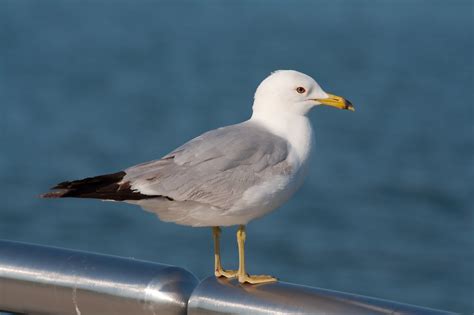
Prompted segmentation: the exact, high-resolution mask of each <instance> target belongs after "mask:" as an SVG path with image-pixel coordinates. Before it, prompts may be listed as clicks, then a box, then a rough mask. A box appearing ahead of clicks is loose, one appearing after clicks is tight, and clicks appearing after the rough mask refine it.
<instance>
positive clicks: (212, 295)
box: [188, 277, 453, 315]
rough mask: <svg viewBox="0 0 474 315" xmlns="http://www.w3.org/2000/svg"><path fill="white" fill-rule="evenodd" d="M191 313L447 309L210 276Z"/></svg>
mask: <svg viewBox="0 0 474 315" xmlns="http://www.w3.org/2000/svg"><path fill="white" fill-rule="evenodd" d="M188 314H190V315H207V314H213V315H219V314H255V315H260V314H262V315H263V314H324V315H336V314H338V315H339V314H340V315H343V314H344V315H348V314H350V315H369V314H371V315H372V314H373V315H376V314H377V315H379V314H380V315H381V314H393V315H395V314H397V315H401V314H403V315H415V314H416V315H442V314H444V315H446V314H453V313H449V312H444V311H438V310H433V309H429V308H423V307H419V306H414V305H408V304H401V303H396V302H392V301H387V300H381V299H376V298H371V297H366V296H360V295H355V294H349V293H342V292H338V291H332V290H326V289H320V288H312V287H307V286H301V285H296V284H291V283H285V282H276V283H271V284H263V285H241V284H239V283H238V282H236V281H235V280H232V281H229V280H221V279H216V278H214V277H209V278H207V279H205V280H203V281H202V282H201V283H200V284H199V286H198V287H197V288H196V289H195V290H194V292H193V294H192V295H191V298H190V300H189V304H188Z"/></svg>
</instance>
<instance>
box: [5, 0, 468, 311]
mask: <svg viewBox="0 0 474 315" xmlns="http://www.w3.org/2000/svg"><path fill="white" fill-rule="evenodd" d="M203 4H204V5H203ZM472 12H473V3H472V1H465V2H463V1H444V2H442V1H398V2H396V1H378V2H375V1H349V0H347V1H332V2H330V1H323V2H316V1H312V2H310V1H297V2H294V1H287V2H286V1H285V2H284V1H277V2H271V3H270V2H269V1H268V2H267V1H259V2H238V3H237V2H218V1H207V2H201V5H198V4H197V3H192V2H181V3H179V4H174V3H171V2H160V3H158V2H151V1H143V2H135V1H95V2H89V1H81V2H79V1H67V2H63V1H14V0H10V1H8V0H4V1H1V2H0V145H1V152H2V153H1V154H0V174H1V177H0V198H1V199H2V205H1V207H0V238H6V239H12V240H18V241H26V242H35V243H42V244H50V245H55V246H63V247H69V248H75V249H82V250H90V251H98V252H104V253H109V254H115V255H121V256H132V257H136V258H141V259H147V260H153V261H158V262H163V263H168V264H174V265H180V266H184V267H186V268H188V269H189V270H191V271H193V272H194V273H195V274H196V275H197V276H199V277H205V276H207V275H209V274H211V271H212V264H213V259H212V253H211V250H212V247H211V246H212V244H211V236H210V231H209V229H192V228H187V227H181V226H177V225H173V224H167V223H163V222H160V221H159V220H157V219H155V217H154V216H153V215H152V214H150V213H147V212H144V211H142V210H140V209H139V208H137V207H134V206H131V205H124V204H119V203H107V202H99V201H94V200H73V199H69V200H40V199H38V198H36V196H37V195H38V194H39V193H42V192H44V191H45V190H47V188H48V187H50V186H51V185H53V184H55V183H57V182H59V181H62V180H66V179H77V178H81V177H84V176H91V175H96V174H102V173H107V172H114V171H118V170H121V169H123V168H124V167H127V166H129V165H132V164H136V163H139V162H143V161H147V160H150V159H154V158H157V157H160V156H162V155H164V154H166V153H167V152H169V151H170V150H172V149H173V148H175V147H176V146H178V145H180V144H181V143H183V142H184V141H186V140H188V139H190V138H192V137H194V136H196V135H197V134H199V133H201V132H203V131H205V130H208V129H211V128H215V127H218V126H223V125H226V124H231V123H236V122H239V121H242V120H244V119H246V118H248V117H249V115H250V106H251V102H252V95H253V92H254V89H255V87H256V86H257V84H258V83H259V82H260V81H261V80H262V79H263V78H264V77H265V76H267V75H268V74H269V73H270V72H271V71H273V70H275V69H297V70H300V71H303V72H306V73H308V74H309V75H312V76H314V77H315V78H316V79H317V80H318V82H319V83H320V84H321V85H322V87H323V88H325V89H326V90H327V91H329V92H332V93H335V94H339V95H343V96H345V97H347V98H349V99H350V100H351V101H352V102H353V103H354V104H355V106H356V109H357V111H356V112H355V113H351V112H345V111H338V110H335V109H332V108H317V109H315V110H314V111H313V113H311V120H312V122H313V123H314V128H315V133H316V138H317V141H316V154H315V156H314V160H313V161H312V162H313V163H312V166H311V169H310V174H309V176H308V178H307V181H306V183H305V185H304V186H303V187H302V188H301V190H300V191H299V192H298V193H297V194H296V195H295V196H294V198H293V199H292V200H291V201H290V202H288V203H287V204H286V205H285V206H283V207H282V208H281V209H279V210H278V211H276V212H274V213H272V214H271V215H269V216H267V217H264V218H262V219H260V220H258V221H255V222H254V223H252V224H250V225H249V227H248V247H247V249H248V265H249V270H250V271H251V272H253V273H262V272H264V273H270V274H274V275H277V276H278V277H279V278H281V279H282V280H284V281H288V282H296V283H301V284H307V285H311V286H319V287H325V288H330V289H335V290H342V291H349V292H354V293H359V294H365V295H371V296H377V297H382V298H387V299H392V300H398V301H402V302H407V303H414V304H420V305H425V306H430V307H434V308H441V309H448V310H454V311H458V312H464V313H471V312H472V311H473V310H474V305H473V304H474V303H473V300H472V294H473V291H474V279H473V277H474V270H473V260H474V253H473V250H474V235H473V227H474V224H473V199H472V196H473V193H474V191H473V178H474V162H473V161H474V159H473V157H474V132H473V131H474V130H473V117H474V115H473V114H474V113H473V92H472V91H473V90H472V88H473V70H474V69H473V55H474V54H473V29H474V27H473V15H472ZM234 232H235V230H234V229H226V230H225V231H224V239H223V245H222V246H223V251H224V263H225V265H227V266H233V267H235V265H236V260H237V254H236V246H235V240H234Z"/></svg>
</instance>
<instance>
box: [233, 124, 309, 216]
mask: <svg viewBox="0 0 474 315" xmlns="http://www.w3.org/2000/svg"><path fill="white" fill-rule="evenodd" d="M267 118H268V115H267V116H263V117H260V116H258V115H254V116H252V118H251V120H253V121H255V122H256V123H259V124H262V125H264V126H265V127H266V128H267V129H268V130H270V131H271V132H272V133H274V134H276V135H278V136H280V137H282V138H284V139H286V140H287V141H288V143H289V155H288V158H287V162H288V163H289V164H290V165H291V168H292V169H291V174H289V175H288V176H274V177H272V178H271V179H269V181H266V182H264V183H262V184H260V185H257V186H254V187H251V188H249V189H248V190H247V191H246V192H245V193H244V195H243V197H242V200H241V201H240V202H238V203H237V204H236V205H234V207H232V209H230V211H228V212H227V213H226V215H229V216H232V215H236V214H237V213H238V215H239V216H240V219H241V220H242V221H246V222H248V221H249V220H252V219H255V218H257V217H260V216H262V215H264V214H266V213H268V212H270V211H272V210H274V209H276V208H278V207H279V206H281V205H282V204H283V203H284V202H286V201H287V200H288V199H289V198H290V197H291V196H292V195H293V193H294V192H295V191H296V190H297V189H298V188H299V187H300V185H301V184H302V183H303V179H304V177H305V175H306V173H307V166H308V161H309V157H310V155H311V148H312V141H313V139H312V138H313V133H312V128H311V123H310V121H309V119H308V118H306V117H305V116H300V115H294V116H292V115H282V116H281V117H274V116H273V117H271V119H267ZM246 222H243V223H240V224H245V223H246Z"/></svg>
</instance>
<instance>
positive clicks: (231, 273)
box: [212, 226, 237, 278]
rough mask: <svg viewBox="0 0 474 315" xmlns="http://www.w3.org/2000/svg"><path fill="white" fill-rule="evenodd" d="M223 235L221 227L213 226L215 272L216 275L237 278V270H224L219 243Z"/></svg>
mask: <svg viewBox="0 0 474 315" xmlns="http://www.w3.org/2000/svg"><path fill="white" fill-rule="evenodd" d="M220 236H221V229H220V227H218V226H214V227H213V228H212V237H213V238H214V266H215V267H214V274H215V275H216V277H225V278H235V277H237V271H236V270H224V268H222V264H221V250H220V245H219V238H220Z"/></svg>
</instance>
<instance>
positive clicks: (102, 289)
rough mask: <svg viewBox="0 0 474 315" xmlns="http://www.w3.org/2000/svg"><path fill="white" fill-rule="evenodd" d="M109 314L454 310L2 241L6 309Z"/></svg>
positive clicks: (0, 306)
mask: <svg viewBox="0 0 474 315" xmlns="http://www.w3.org/2000/svg"><path fill="white" fill-rule="evenodd" d="M1 311H7V312H13V313H17V314H31V315H35V314H38V315H39V314H52V315H56V314H57V315H59V314H60V315H69V314H71V315H89V314H94V315H95V314H97V315H107V314H131V315H142V314H155V315H157V314H160V315H172V314H191V315H204V314H206V315H207V314H215V315H217V314H257V315H258V314H327V315H330V314H351V315H357V314H364V315H365V314H407V315H408V314H430V315H436V314H439V315H441V314H453V313H449V312H445V311H439V310H433V309H428V308H422V307H418V306H413V305H407V304H401V303H396V302H391V301H386V300H380V299H376V298H370V297H364V296H359V295H354V294H348V293H342V292H337V291H331V290H325V289H319V288H311V287H306V286H300V285H294V284H289V283H284V282H277V283H272V284H262V285H241V284H239V283H238V282H237V281H235V280H226V279H216V278H215V277H209V278H207V279H204V280H203V281H201V282H200V283H199V281H198V279H197V278H196V277H195V276H194V275H192V274H191V273H190V272H189V271H187V270H185V269H183V268H178V267H172V266H166V265H161V264H156V263H151V262H146V261H141V260H135V259H128V258H121V257H114V256H106V255H101V254H94V253H88V252H80V251H73V250H69V249H60V248H53V247H47V246H39V245H32V244H25V243H17V242H11V241H0V312H1Z"/></svg>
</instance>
